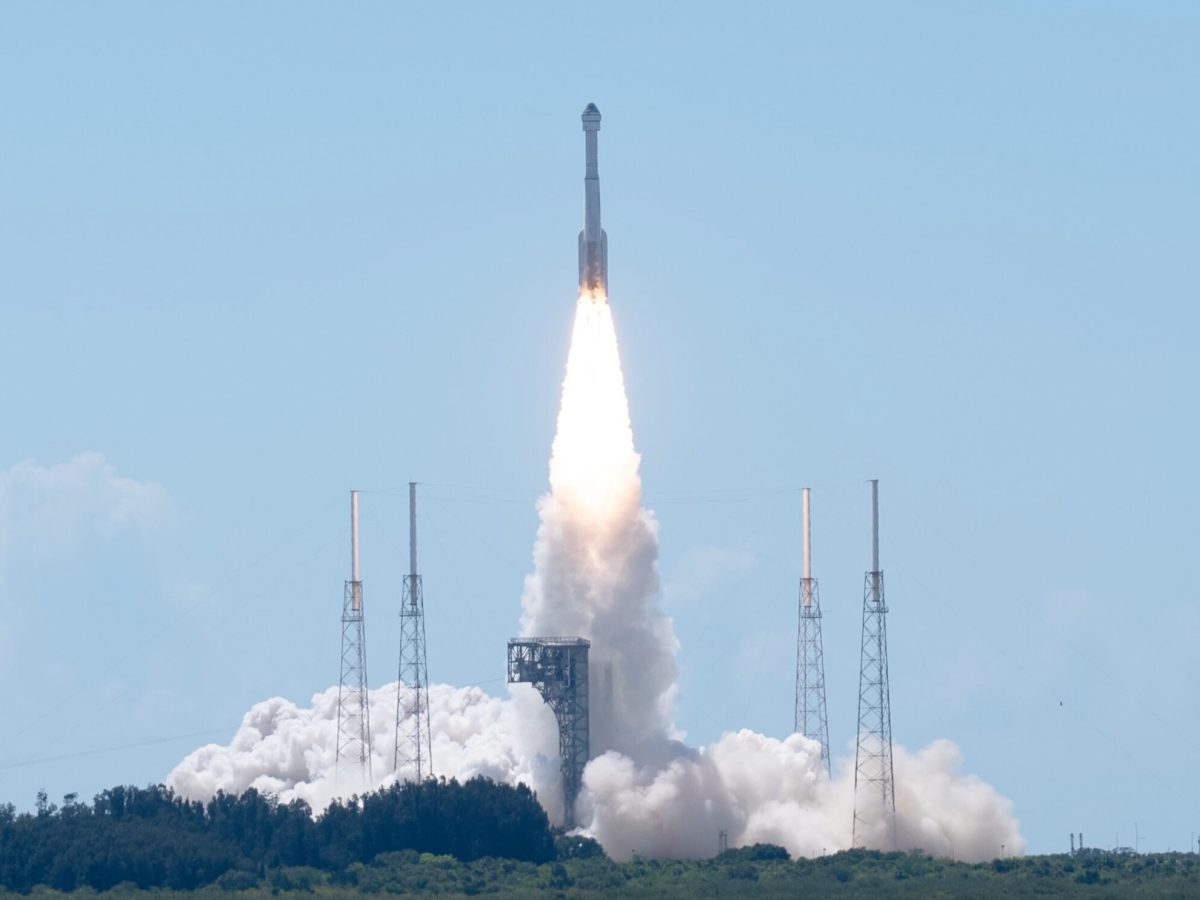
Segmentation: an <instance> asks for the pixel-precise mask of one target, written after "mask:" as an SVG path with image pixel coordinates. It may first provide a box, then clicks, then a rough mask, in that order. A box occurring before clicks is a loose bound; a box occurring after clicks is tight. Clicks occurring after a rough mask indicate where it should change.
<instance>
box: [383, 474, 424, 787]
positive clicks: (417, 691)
mask: <svg viewBox="0 0 1200 900" xmlns="http://www.w3.org/2000/svg"><path fill="white" fill-rule="evenodd" d="M392 763H393V767H394V769H395V771H396V773H397V774H396V777H397V778H399V777H400V775H399V773H400V770H401V769H403V768H405V767H406V766H412V769H413V776H412V778H413V781H417V782H420V781H424V780H425V779H426V778H432V777H433V734H432V732H431V731H430V727H429V661H428V658H427V656H426V651H425V591H424V588H423V586H422V584H421V576H420V575H418V574H417V483H416V482H415V481H410V482H409V483H408V574H407V575H405V576H404V590H403V593H402V595H401V598H400V674H399V677H398V679H397V684H396V751H395V756H394V757H393V760H392Z"/></svg>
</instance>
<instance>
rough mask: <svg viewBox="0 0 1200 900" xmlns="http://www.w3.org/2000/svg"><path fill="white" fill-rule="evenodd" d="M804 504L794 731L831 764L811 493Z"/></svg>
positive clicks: (806, 492) (827, 770)
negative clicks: (817, 746) (814, 745)
mask: <svg viewBox="0 0 1200 900" xmlns="http://www.w3.org/2000/svg"><path fill="white" fill-rule="evenodd" d="M803 497H804V501H803V506H804V535H803V537H804V564H803V575H802V577H801V578H800V625H799V628H798V631H797V635H796V719H795V725H794V728H793V730H794V731H796V732H799V733H800V734H802V735H804V736H805V737H807V738H812V739H813V740H814V741H819V742H820V744H821V761H822V762H823V763H824V764H825V772H826V774H828V775H830V777H832V768H831V766H830V762H829V721H828V718H827V717H826V714H825V654H824V650H823V648H822V641H821V595H820V592H819V591H818V590H817V579H815V578H813V577H812V533H811V523H812V516H811V510H810V506H809V489H808V488H805V489H804V493H803Z"/></svg>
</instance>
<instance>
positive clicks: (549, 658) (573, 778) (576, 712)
mask: <svg viewBox="0 0 1200 900" xmlns="http://www.w3.org/2000/svg"><path fill="white" fill-rule="evenodd" d="M589 647H591V644H590V643H589V642H588V641H586V640H584V639H583V638H578V637H520V638H513V639H512V640H510V641H509V642H508V682H509V684H517V683H528V684H532V685H533V686H534V687H535V688H537V690H538V693H540V694H541V695H542V699H543V700H545V701H546V705H547V706H549V707H550V709H551V710H552V711H553V712H554V718H555V719H556V720H557V721H558V755H559V759H560V760H561V761H562V781H563V806H564V810H563V826H564V827H565V828H567V829H570V828H573V827H575V801H576V800H577V799H578V797H579V789H580V787H582V785H583V768H584V766H586V765H587V762H588V756H589V754H590V753H591V738H590V734H589V728H588V648H589Z"/></svg>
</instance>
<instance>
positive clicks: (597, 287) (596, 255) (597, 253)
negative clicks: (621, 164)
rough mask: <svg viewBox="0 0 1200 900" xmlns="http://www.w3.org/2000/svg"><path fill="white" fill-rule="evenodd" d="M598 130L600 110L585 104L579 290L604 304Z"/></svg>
mask: <svg viewBox="0 0 1200 900" xmlns="http://www.w3.org/2000/svg"><path fill="white" fill-rule="evenodd" d="M599 131H600V110H598V109H596V104H595V103H589V104H588V105H587V107H586V108H585V109H584V110H583V134H584V141H585V143H586V154H587V168H586V170H585V171H584V176H583V231H581V232H579V291H580V293H583V292H587V293H589V294H591V295H592V297H593V299H603V300H604V301H605V302H608V235H606V234H605V233H604V229H603V228H601V227H600V167H599V163H598V161H597V151H596V143H597V138H598V136H599Z"/></svg>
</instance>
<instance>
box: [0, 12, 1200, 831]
mask: <svg viewBox="0 0 1200 900" xmlns="http://www.w3.org/2000/svg"><path fill="white" fill-rule="evenodd" d="M1198 38H1200V10H1198V9H1197V7H1196V6H1195V5H1193V4H1189V3H1167V2H1162V3H1156V4H1145V3H1134V2H1129V3H1115V2H1050V3H1046V2H1037V3H1033V2H1027V3H974V4H963V3H952V2H945V3H933V2H925V3H910V4H896V3H875V4H861V3H858V4H805V3H797V4H745V5H743V6H742V7H739V8H737V9H734V8H733V7H728V6H725V5H706V4H696V3H690V4H666V3H663V4H653V5H646V4H626V3H617V2H610V3H607V4H604V5H603V6H602V7H599V8H586V7H582V6H564V5H562V4H553V3H543V4H510V5H504V6H497V5H495V4H454V5H450V4H426V5H423V6H420V7H419V8H411V7H409V6H408V5H404V6H402V5H399V4H370V3H364V4H356V5H354V6H353V7H352V8H350V9H347V8H345V7H338V8H336V9H335V8H334V7H333V6H327V5H315V4H302V3H286V4H285V3H273V4H257V5H254V6H249V5H247V4H239V3H227V4H190V5H188V4H157V3H144V4H131V3H126V4H107V5H104V6H103V7H101V6H97V5H69V4H52V3H24V4H7V5H5V6H4V7H3V9H2V10H0V83H2V84H4V85H5V88H4V89H3V92H2V94H0V98H2V101H0V114H2V121H3V124H2V125H0V209H2V210H3V215H2V216H0V310H2V311H3V328H2V329H0V339H2V347H3V352H2V353H0V385H2V394H0V396H2V397H3V408H4V420H5V423H6V427H4V428H0V473H2V474H0V529H3V530H2V531H0V704H2V706H3V708H4V709H5V711H6V714H7V715H6V718H7V720H8V724H7V725H6V726H5V727H4V729H3V730H2V733H0V797H3V798H4V799H8V800H12V801H13V802H15V803H17V804H18V805H19V806H28V805H29V804H30V803H31V802H32V799H33V794H34V791H35V790H36V789H37V788H39V787H45V788H46V789H47V790H48V791H49V792H50V793H51V795H52V796H61V795H62V794H63V793H66V792H68V791H79V792H81V793H83V794H84V795H88V794H90V793H92V792H94V791H96V790H98V789H100V788H102V787H105V786H108V785H111V784H114V783H118V782H134V783H145V782H149V781H152V780H156V779H158V778H160V777H162V776H163V775H164V774H165V773H166V772H167V771H168V770H169V769H170V768H171V766H172V765H173V764H174V763H175V762H176V761H177V760H178V759H179V758H180V757H182V756H183V754H184V753H185V752H187V751H188V750H190V749H191V748H192V747H193V746H195V745H198V744H199V743H200V742H201V741H204V740H210V739H214V740H215V739H224V738H225V737H227V736H228V735H229V734H230V733H231V732H232V728H233V726H235V725H236V724H237V722H238V721H239V719H240V717H241V714H242V713H243V712H244V711H245V709H246V708H248V707H249V706H250V705H251V704H252V703H253V702H255V701H257V700H260V699H263V698H264V697H267V696H270V695H274V694H281V695H284V696H287V697H289V698H292V699H294V700H297V701H305V700H306V699H307V697H308V696H309V695H310V694H311V693H313V692H315V691H317V690H320V689H323V688H325V687H327V686H328V685H329V684H330V683H332V682H333V681H335V680H336V677H337V659H338V646H337V644H338V639H339V631H338V623H337V616H338V613H339V608H340V602H341V593H342V580H343V579H344V578H345V577H347V572H346V569H347V564H348V563H347V555H348V550H347V546H346V544H347V536H346V506H347V496H346V492H347V491H348V490H349V489H350V488H359V489H361V490H363V491H364V494H363V501H362V503H363V507H362V509H363V578H364V582H365V594H366V603H367V608H368V619H369V623H370V633H369V638H368V641H369V648H370V674H371V680H372V682H373V683H376V684H379V683H383V682H384V681H388V680H391V679H392V678H394V677H395V654H396V650H397V642H398V624H397V622H396V619H395V610H396V608H397V604H398V599H399V592H400V580H399V579H400V575H401V573H402V570H403V566H404V564H405V552H406V541H407V534H406V510H405V508H404V504H405V500H406V498H405V496H404V494H405V490H404V487H403V486H404V484H405V483H406V482H407V481H409V480H413V479H415V480H418V481H420V482H422V483H424V484H425V485H426V486H425V487H423V488H422V520H421V526H422V535H421V553H422V569H423V571H424V576H425V591H426V603H427V608H428V628H429V661H430V671H431V675H432V676H433V677H434V678H435V679H437V680H443V681H447V682H452V683H460V684H463V683H483V684H484V685H485V686H486V687H488V688H489V689H491V690H494V691H500V690H502V687H503V686H502V684H501V683H500V681H499V679H501V678H502V676H503V659H504V649H503V647H504V641H505V639H506V638H507V637H509V636H510V634H512V633H513V632H514V630H515V628H516V622H517V617H518V614H519V597H520V593H521V585H522V579H523V578H524V576H525V575H526V574H527V572H528V571H529V570H530V568H531V558H530V550H531V546H532V540H533V535H534V530H535V527H536V515H535V512H534V509H533V502H534V500H535V499H536V497H537V495H538V494H539V492H540V491H542V490H543V489H544V485H545V481H546V462H547V457H548V452H549V445H550V440H551V437H552V434H553V427H554V416H555V413H556V410H557V393H558V388H559V383H560V379H561V376H562V371H563V365H564V362H565V358H566V341H567V338H568V336H569V328H570V318H571V314H572V311H573V302H574V295H575V277H576V271H575V268H576V261H575V252H576V251H575V240H576V234H577V232H578V229H579V227H580V221H581V216H582V184H581V181H582V176H583V158H582V154H583V140H582V133H581V132H580V127H579V120H578V116H579V112H580V110H581V109H582V108H583V106H584V104H585V103H587V102H588V101H595V102H596V103H597V104H598V105H599V107H600V109H601V110H602V112H603V113H604V125H603V130H602V132H601V136H600V169H601V189H602V193H603V198H604V224H605V228H606V230H607V232H608V235H609V243H610V248H609V255H610V265H609V267H610V288H611V294H612V302H613V307H614V313H615V315H616V320H617V328H618V332H619V336H620V339H621V344H622V355H623V360H624V365H625V374H626V383H627V386H628V390H629V394H630V404H631V412H632V416H633V424H634V432H635V435H636V438H637V442H638V446H639V449H640V450H641V451H642V453H643V476H644V482H645V486H646V491H647V495H648V502H649V505H650V506H652V507H653V508H654V509H655V510H656V512H657V514H658V516H659V518H660V520H661V522H662V532H661V538H662V545H661V562H662V572H663V580H664V595H663V603H664V606H665V608H666V609H667V611H668V612H669V613H670V614H671V615H672V616H673V617H674V619H675V624H676V629H677V632H678V634H679V636H680V639H681V641H682V652H681V655H680V660H679V661H680V666H681V671H682V676H681V697H680V704H679V711H678V718H679V724H680V726H681V727H682V728H684V729H685V730H686V731H687V732H688V735H689V739H690V740H693V741H696V742H704V741H708V740H711V739H713V738H715V737H716V736H717V735H719V734H720V733H721V732H722V731H723V730H726V729H731V728H737V727H742V726H746V727H751V728H754V729H756V730H761V731H764V732H766V733H769V734H776V735H783V734H785V733H787V732H788V731H789V730H790V726H791V715H792V713H791V707H792V690H793V687H792V681H793V666H794V655H795V626H796V621H795V616H796V608H795V607H796V593H797V578H798V575H799V558H798V542H799V541H798V539H799V491H798V489H799V487H800V486H801V485H804V484H810V485H812V486H813V488H814V494H813V508H814V518H815V536H814V558H815V559H814V564H815V574H816V575H817V576H818V577H819V578H820V585H821V596H822V600H823V604H824V608H825V613H826V617H825V639H826V660H827V677H828V682H829V718H830V730H831V736H832V739H833V743H834V744H835V749H836V745H841V746H843V747H848V745H849V744H850V742H851V741H852V737H853V727H854V716H855V701H856V689H857V682H856V679H857V662H858V660H857V654H858V637H859V635H858V630H859V607H860V603H861V591H862V573H863V570H864V569H865V568H867V565H868V560H869V544H868V539H869V523H868V518H867V515H868V494H867V489H866V486H865V484H864V481H865V480H866V479H868V478H871V477H877V478H879V479H880V480H881V505H882V518H883V535H882V544H883V552H882V559H883V566H884V570H885V573H886V578H887V590H888V597H889V601H890V606H891V609H892V615H891V620H890V622H889V635H890V638H891V661H892V705H893V727H894V732H895V737H896V739H897V740H898V741H900V742H902V743H904V744H905V745H907V746H910V747H916V746H920V745H923V744H924V743H926V742H928V741H929V740H932V739H934V738H936V737H948V738H951V739H952V740H954V741H956V742H957V743H958V744H959V746H960V747H961V748H962V751H963V754H964V757H965V764H964V768H965V769H966V770H968V771H971V772H975V773H978V774H979V775H980V776H981V777H982V778H984V779H985V780H987V781H989V782H991V783H993V784H994V785H996V787H997V788H998V789H1000V790H1001V791H1002V792H1003V793H1004V794H1006V795H1007V796H1009V797H1011V798H1012V799H1013V801H1014V803H1015V805H1016V812H1017V814H1018V816H1019V817H1020V818H1021V820H1022V823H1023V826H1024V831H1025V833H1026V835H1027V836H1028V837H1029V839H1030V841H1031V849H1033V850H1034V851H1048V850H1054V849H1060V848H1062V847H1063V846H1064V845H1065V843H1066V839H1067V833H1068V832H1071V831H1081V830H1082V831H1083V832H1084V833H1085V837H1086V838H1087V840H1088V843H1089V844H1098V845H1103V846H1109V845H1111V844H1113V843H1114V841H1116V840H1118V834H1119V841H1120V843H1121V844H1132V840H1133V829H1134V822H1135V821H1137V822H1138V823H1139V828H1140V831H1141V832H1142V833H1143V834H1144V835H1148V837H1147V838H1145V840H1144V842H1143V844H1142V848H1143V849H1145V848H1147V847H1151V848H1156V849H1165V848H1167V847H1174V848H1176V849H1180V848H1182V847H1184V846H1186V844H1187V842H1188V840H1189V834H1190V833H1191V832H1193V831H1196V830H1200V821H1197V820H1195V818H1194V814H1193V811H1194V809H1195V808H1196V806H1197V801H1198V800H1200V797H1198V796H1197V792H1196V789H1195V788H1194V786H1193V781H1194V779H1190V778H1188V777H1187V776H1186V773H1187V772H1189V771H1191V770H1193V769H1194V768H1195V765H1196V764H1197V763H1198V762H1200V750H1198V749H1197V748H1198V747H1200V725H1198V724H1197V720H1196V717H1195V713H1194V711H1195V709H1196V707H1197V701H1198V700H1200V696H1198V690H1197V683H1198V678H1197V676H1198V675H1200V664H1198V663H1197V661H1196V656H1195V644H1196V636H1197V634H1198V633H1200V614H1198V613H1197V611H1196V607H1197V604H1196V601H1197V599H1198V597H1197V588H1196V581H1195V578H1194V577H1193V576H1192V563H1193V560H1194V557H1195V550H1194V546H1195V542H1196V538H1197V530H1196V524H1195V514H1194V510H1195V509H1196V508H1197V506H1198V505H1200V487H1198V483H1197V479H1196V476H1195V471H1194V466H1195V460H1196V458H1197V455H1198V452H1200V430H1198V428H1197V425H1196V422H1195V409H1196V395H1197V388H1200V377H1198V376H1200V366H1198V364H1197V362H1196V354H1195V333H1196V328H1197V325H1198V324H1200V322H1198V315H1197V312H1196V300H1197V297H1198V296H1200V290H1198V288H1200V262H1198V260H1200V254H1198V253H1197V237H1198V223H1197V213H1196V210H1197V209H1198V208H1200V202H1198V201H1200V172H1198V163H1197V154H1196V146H1197V143H1198V141H1200V128H1198V126H1197V124H1196V123H1197V119H1196V116H1195V114H1194V110H1196V109H1197V108H1200V57H1197V55H1196V53H1195V47H1196V46H1197V39H1198ZM86 453H90V454H93V455H90V456H82V457H81V456H80V454H86ZM199 732H205V734H204V736H199V735H196V734H195V733H199ZM209 732H211V733H209ZM183 735H194V736H190V737H181V736H183ZM168 739H169V740H168ZM150 741H155V742H156V743H145V742H150ZM160 741H161V742H160ZM130 744H139V745H140V746H127V745H130ZM110 747H122V748H123V749H120V750H114V751H110V752H94V751H98V750H104V749H105V748H110ZM64 756H67V757H69V758H65V759H58V758H57V757H64ZM18 764H20V765H18Z"/></svg>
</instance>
